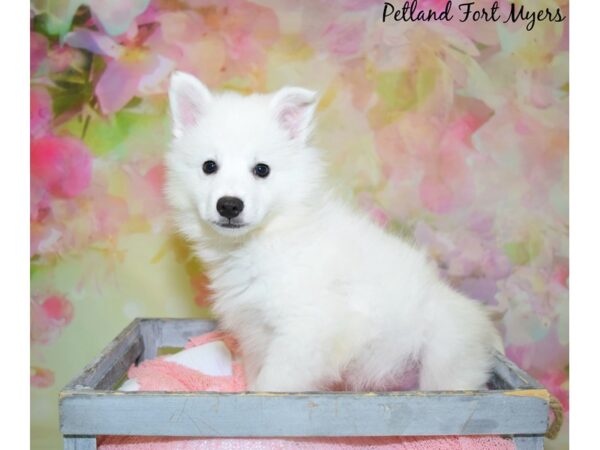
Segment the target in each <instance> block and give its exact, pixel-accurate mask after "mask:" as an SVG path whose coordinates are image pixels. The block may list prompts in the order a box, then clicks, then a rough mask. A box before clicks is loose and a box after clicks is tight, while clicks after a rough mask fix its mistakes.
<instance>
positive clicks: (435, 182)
mask: <svg viewBox="0 0 600 450" xmlns="http://www.w3.org/2000/svg"><path fill="white" fill-rule="evenodd" d="M478 126H479V122H478V120H477V118H475V117H474V116H469V115H466V116H463V117H461V118H459V119H458V120H456V121H455V122H454V123H450V124H448V126H447V127H446V129H445V131H444V132H443V134H442V135H441V136H440V140H439V142H438V143H436V145H435V146H434V147H433V148H430V149H427V150H426V151H425V152H424V154H423V156H422V157H423V162H424V165H425V173H424V176H423V179H422V180H421V185H420V189H419V192H420V195H421V200H422V201H423V205H424V206H425V207H426V208H427V209H429V210H430V211H433V212H435V213H438V214H447V213H448V212H450V211H452V210H454V209H456V208H459V207H463V206H465V205H467V204H468V203H469V202H470V201H471V199H472V197H473V193H474V184H473V180H472V177H471V174H470V172H469V169H468V166H467V164H466V159H467V154H468V151H469V150H470V142H469V140H470V136H471V134H472V133H473V132H474V131H475V130H476V129H477V127H478Z"/></svg>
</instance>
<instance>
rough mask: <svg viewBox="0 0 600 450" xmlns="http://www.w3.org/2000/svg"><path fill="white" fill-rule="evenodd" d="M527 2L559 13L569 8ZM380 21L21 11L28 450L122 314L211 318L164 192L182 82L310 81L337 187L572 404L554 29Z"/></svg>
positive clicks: (96, 1) (366, 4)
mask: <svg viewBox="0 0 600 450" xmlns="http://www.w3.org/2000/svg"><path fill="white" fill-rule="evenodd" d="M445 3H446V2H445V1H439V0H429V1H427V0H421V2H420V5H421V6H422V7H427V8H434V9H436V8H437V9H441V8H443V7H444V6H445ZM491 3H492V2H491V1H478V2H477V5H481V6H485V5H488V6H489V5H490V4H491ZM500 3H501V7H502V8H506V7H507V5H506V2H503V1H501V2H500ZM521 3H523V4H525V5H526V6H527V7H529V8H538V7H549V8H551V9H555V8H557V7H560V8H561V9H562V10H563V15H567V16H568V1H567V0H557V1H554V0H547V1H523V2H521ZM382 9H383V2H382V1H375V0H336V1H333V0H320V1H311V2H297V1H295V0H270V1H268V0H254V1H246V0H226V1H224V0H155V1H150V0H87V1H84V0H80V1H77V0H55V1H50V0H32V2H31V24H30V27H31V98H30V102H31V150H30V152H31V153H30V157H31V294H32V295H31V299H30V302H31V303H30V304H31V402H32V404H31V419H32V448H59V447H60V445H61V442H60V437H59V434H58V428H57V424H58V413H57V393H58V391H59V390H60V388H61V387H62V386H63V385H64V384H65V383H66V382H67V381H68V380H69V379H70V378H71V377H73V376H74V375H75V374H76V373H77V372H78V371H79V370H80V369H81V368H82V367H83V365H84V364H85V363H87V362H88V361H89V360H91V359H92V358H93V357H94V356H96V355H97V354H98V352H99V351H100V350H101V348H102V347H104V346H105V345H106V343H107V342H108V341H109V340H110V339H112V338H113V337H114V336H115V335H116V334H117V333H118V332H119V331H120V330H121V329H122V328H123V327H124V326H125V325H126V324H127V323H128V322H129V321H130V320H131V319H133V318H134V317H138V316H166V317H207V316H208V315H209V312H208V310H207V303H206V300H205V296H206V293H207V290H206V278H205V276H204V275H203V273H202V266H201V263H200V262H198V261H196V260H194V259H193V258H192V257H191V255H190V252H189V250H188V248H187V247H186V245H185V243H184V242H183V241H182V240H181V239H179V238H178V237H176V236H175V235H174V234H173V231H172V228H171V227H170V225H169V220H168V214H167V211H166V208H165V204H164V202H163V199H162V195H161V186H162V182H163V166H162V156H163V153H164V151H165V148H166V145H167V142H168V140H169V135H170V132H169V120H168V115H167V99H166V94H165V92H166V86H167V82H168V77H169V74H170V73H171V72H172V71H173V70H175V69H180V70H185V71H188V72H190V73H193V74H195V75H197V76H198V77H200V78H201V79H202V80H203V81H204V82H206V83H207V84H208V85H209V86H210V87H212V88H216V89H233V90H236V91H239V92H242V93H248V92H252V91H270V90H274V89H277V88H279V87H281V86H283V85H286V84H287V85H290V84H291V85H294V84H296V85H301V86H305V87H308V88H312V89H317V90H318V91H319V92H320V93H321V101H320V104H319V110H318V118H319V125H318V128H317V131H316V135H315V141H316V143H317V144H318V145H319V146H320V147H322V148H323V152H324V155H325V156H326V158H327V160H328V161H329V162H330V163H331V178H332V180H333V182H334V183H335V184H336V185H338V186H339V187H340V188H339V189H340V192H341V194H342V195H346V196H348V197H351V198H353V199H355V201H356V202H357V203H358V204H359V205H361V206H362V207H363V208H364V209H365V210H367V211H369V212H370V213H371V214H372V216H373V217H374V219H375V220H377V221H378V222H380V223H381V224H382V225H384V226H387V227H388V228H389V229H391V230H394V231H396V232H398V233H401V234H403V235H406V236H409V237H411V238H414V239H415V240H416V241H417V242H419V243H420V244H421V245H423V246H425V247H426V248H427V249H428V250H429V251H430V253H431V254H432V255H433V257H435V259H436V260H437V261H438V263H439V266H440V270H441V271H442V272H443V274H444V275H445V276H446V277H447V278H448V279H449V280H450V281H451V282H452V283H453V284H454V285H455V286H456V287H457V288H458V289H460V290H462V291H464V292H465V293H467V294H469V295H471V296H472V297H475V298H477V299H480V300H481V301H482V302H484V303H486V304H488V305H489V307H490V308H491V309H493V310H494V311H495V313H496V316H497V317H498V321H499V326H500V328H501V330H502V332H503V335H504V338H505V342H506V346H507V352H508V355H509V356H510V357H511V358H512V359H513V360H515V361H516V362H517V363H518V364H519V365H520V366H521V367H523V368H525V369H526V370H527V371H529V372H530V373H532V374H533V375H534V376H536V377H537V378H538V379H539V380H540V381H542V382H543V383H544V384H545V385H546V386H547V387H548V388H549V389H550V390H551V391H552V392H553V393H554V395H556V396H557V397H558V398H559V399H560V400H561V402H562V403H563V405H564V407H565V409H566V410H567V411H568V407H569V405H568V280H569V262H568V261H569V259H568V91H569V83H568V20H567V21H565V22H562V23H550V22H543V23H542V22H539V23H538V24H536V26H535V27H534V29H533V30H532V31H526V29H525V25H524V24H514V25H512V24H502V23H485V22H472V21H469V22H465V23H460V22H458V20H455V21H451V22H443V23H442V22H438V23H395V22H386V23H382V22H381V13H382ZM567 417H568V415H567ZM567 429H568V423H567V424H566V425H565V426H564V427H563V431H562V432H561V436H560V437H559V439H558V440H557V441H554V442H551V443H550V442H548V443H547V445H548V448H550V449H558V448H566V447H567V445H568V444H567Z"/></svg>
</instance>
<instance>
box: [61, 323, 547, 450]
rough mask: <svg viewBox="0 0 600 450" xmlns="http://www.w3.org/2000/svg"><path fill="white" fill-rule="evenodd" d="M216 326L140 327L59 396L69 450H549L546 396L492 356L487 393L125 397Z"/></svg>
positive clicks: (125, 333)
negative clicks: (453, 445) (447, 444)
mask: <svg viewBox="0 0 600 450" xmlns="http://www.w3.org/2000/svg"><path fill="white" fill-rule="evenodd" d="M214 328H215V323H214V322H212V321H206V320H187V319H136V320H134V321H133V322H132V323H131V324H130V325H129V326H128V327H127V328H125V330H123V332H122V333H121V334H120V335H119V336H118V337H117V338H116V339H115V340H114V341H112V342H111V343H110V344H109V345H108V347H106V349H105V350H104V351H103V352H102V353H101V354H100V356H99V357H98V358H97V359H96V360H95V361H93V362H92V363H90V364H89V365H88V366H87V367H85V368H84V369H83V371H82V372H81V374H80V375H79V376H77V377H76V378H75V379H74V380H73V381H72V382H71V383H69V384H68V385H67V386H65V388H64V389H63V390H62V391H61V393H60V430H61V433H62V434H63V435H64V445H65V447H64V448H65V449H77V450H90V449H95V448H96V436H97V435H140V436H204V437H207V436H211V437H260V436H262V437H279V436H425V435H482V434H485V435H503V436H511V437H512V438H513V439H514V441H515V443H516V446H517V448H518V449H522V450H533V449H535V450H539V449H543V443H544V441H543V436H544V433H545V432H546V428H547V426H548V407H549V394H548V391H546V389H544V388H543V387H542V386H541V385H540V384H539V383H538V382H537V381H536V380H534V379H533V378H532V377H530V376H529V375H528V374H527V373H525V372H523V371H522V370H521V369H519V368H518V367H517V366H515V365H514V364H513V363H512V362H511V361H509V360H507V359H506V358H505V357H504V356H502V355H500V354H497V355H496V365H495V368H494V373H493V375H492V378H491V380H490V383H489V390H483V391H448V392H426V391H404V392H360V393H357V392H309V393H266V392H243V393H219V392H183V393H182V392H119V391H115V390H114V388H115V386H116V385H117V384H118V383H119V382H120V381H121V380H122V379H123V377H124V376H125V375H126V372H127V369H128V368H129V367H130V366H131V365H132V364H135V363H138V362H139V361H141V360H144V359H148V358H153V357H155V356H156V355H157V352H158V349H159V348H160V347H183V346H184V345H185V343H186V341H187V339H188V338H190V337H192V336H198V335H200V334H203V333H207V332H209V331H211V330H213V329H214Z"/></svg>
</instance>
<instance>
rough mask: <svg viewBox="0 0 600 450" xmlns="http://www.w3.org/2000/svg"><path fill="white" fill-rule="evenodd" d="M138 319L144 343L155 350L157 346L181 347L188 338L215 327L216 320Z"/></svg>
mask: <svg viewBox="0 0 600 450" xmlns="http://www.w3.org/2000/svg"><path fill="white" fill-rule="evenodd" d="M139 321H140V329H141V333H142V336H143V338H144V344H145V345H147V346H148V347H149V348H151V349H152V348H154V349H155V350H156V349H157V348H158V347H183V346H184V345H185V344H186V343H187V341H188V339H189V338H191V337H194V336H199V335H201V334H204V333H208V332H210V331H213V330H214V329H215V328H216V322H215V321H213V320H197V319H139ZM155 350H154V351H155ZM149 353H151V352H149Z"/></svg>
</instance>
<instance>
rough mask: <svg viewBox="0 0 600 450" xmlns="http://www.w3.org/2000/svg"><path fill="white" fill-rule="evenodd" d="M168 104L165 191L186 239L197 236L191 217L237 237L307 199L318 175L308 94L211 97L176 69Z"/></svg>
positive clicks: (312, 103) (282, 92)
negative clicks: (170, 137) (169, 132)
mask: <svg viewBox="0 0 600 450" xmlns="http://www.w3.org/2000/svg"><path fill="white" fill-rule="evenodd" d="M169 102H170V107H171V117H172V126H173V136H174V138H173V142H172V145H171V149H170V151H169V152H168V154H167V159H166V163H167V188H166V189H167V190H166V192H167V198H168V200H169V202H170V203H171V205H172V206H173V207H174V208H175V209H176V211H177V212H178V223H179V225H180V228H181V229H182V231H183V232H184V233H185V234H187V235H188V237H191V238H197V237H198V236H196V235H197V234H200V229H199V228H198V226H197V223H198V222H200V223H202V224H204V225H206V226H209V227H210V228H211V229H212V230H214V231H216V232H218V233H219V234H221V235H224V236H240V235H243V234H245V233H247V232H248V231H250V230H252V229H255V228H257V227H260V226H261V224H263V223H264V222H265V221H266V220H267V219H268V218H269V217H272V216H273V215H275V214H277V213H278V212H281V211H283V210H285V209H286V208H290V207H294V206H295V205H298V204H300V203H303V202H306V201H307V200H308V197H309V193H310V192H311V189H312V187H313V186H314V185H315V184H316V180H317V179H318V178H319V177H320V175H321V162H320V161H319V158H318V155H317V154H316V153H315V151H314V150H313V149H312V148H310V147H308V146H307V140H308V139H309V137H310V133H311V130H312V119H313V114H314V110H315V106H316V94H315V93H314V92H312V91H309V90H306V89H302V88H295V87H286V88H283V89H281V90H279V91H277V92H275V93H273V94H269V95H258V94H255V95H251V96H246V97H244V96H241V95H238V94H235V93H230V92H229V93H224V94H220V95H215V94H212V93H211V92H210V91H209V90H208V89H207V88H206V86H204V85H203V84H202V83H201V82H200V81H199V80H198V79H197V78H195V77H193V76H191V75H188V74H185V73H181V72H176V73H175V74H174V75H173V76H172V78H171V85H170V88H169Z"/></svg>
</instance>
